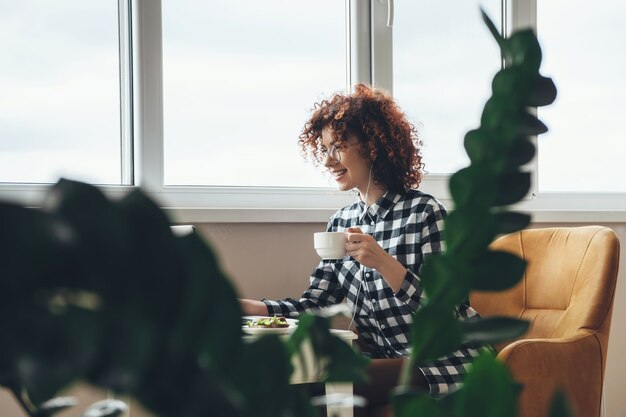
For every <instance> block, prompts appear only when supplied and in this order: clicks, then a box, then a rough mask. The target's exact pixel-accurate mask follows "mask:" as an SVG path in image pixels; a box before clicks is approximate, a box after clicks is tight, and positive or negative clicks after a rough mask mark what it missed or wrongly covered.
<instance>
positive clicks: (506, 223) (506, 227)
mask: <svg viewBox="0 0 626 417" xmlns="http://www.w3.org/2000/svg"><path fill="white" fill-rule="evenodd" d="M493 216H494V221H495V224H496V231H497V233H501V234H507V233H513V232H517V231H518V230H522V229H525V228H526V227H528V225H529V224H530V220H531V217H530V215H529V214H526V213H516V212H512V211H504V212H500V213H495V214H494V215H493Z"/></svg>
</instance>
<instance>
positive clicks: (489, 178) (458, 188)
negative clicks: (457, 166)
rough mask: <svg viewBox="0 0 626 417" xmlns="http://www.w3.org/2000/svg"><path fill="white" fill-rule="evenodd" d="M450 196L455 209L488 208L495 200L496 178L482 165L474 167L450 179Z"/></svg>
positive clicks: (458, 172)
mask: <svg viewBox="0 0 626 417" xmlns="http://www.w3.org/2000/svg"><path fill="white" fill-rule="evenodd" d="M448 185H449V187H450V194H451V195H452V198H453V199H454V203H455V209H457V210H458V209H462V208H470V209H479V208H481V207H482V208H485V209H486V207H488V206H489V205H490V204H491V202H492V201H493V200H494V198H495V191H496V178H495V177H494V175H493V172H490V171H488V170H487V169H485V167H484V166H482V165H472V166H469V167H467V168H463V169H461V170H459V171H457V172H456V173H455V174H453V175H452V176H451V177H450V182H449V184H448Z"/></svg>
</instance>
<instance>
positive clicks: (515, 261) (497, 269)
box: [467, 250, 526, 291]
mask: <svg viewBox="0 0 626 417" xmlns="http://www.w3.org/2000/svg"><path fill="white" fill-rule="evenodd" d="M525 269H526V262H525V261H524V260H522V259H520V258H519V257H517V256H516V255H513V254H511V253H508V252H501V251H493V250H489V251H486V252H485V253H484V254H483V255H481V256H480V257H478V258H476V259H475V261H474V263H473V264H472V265H471V268H470V269H469V270H468V271H467V273H468V275H469V277H470V280H471V284H470V285H471V288H472V289H473V290H478V291H502V290H505V289H508V288H511V287H513V286H514V285H515V284H517V283H518V282H519V280H520V279H522V276H523V275H524V270H525Z"/></svg>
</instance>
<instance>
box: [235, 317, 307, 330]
mask: <svg viewBox="0 0 626 417" xmlns="http://www.w3.org/2000/svg"><path fill="white" fill-rule="evenodd" d="M266 318H269V317H267V316H243V317H242V319H244V320H250V321H254V320H257V319H266ZM285 320H287V323H289V327H248V326H245V325H244V326H241V329H242V330H243V331H244V332H245V333H248V334H289V333H291V332H293V331H294V330H296V327H298V320H296V319H289V318H285Z"/></svg>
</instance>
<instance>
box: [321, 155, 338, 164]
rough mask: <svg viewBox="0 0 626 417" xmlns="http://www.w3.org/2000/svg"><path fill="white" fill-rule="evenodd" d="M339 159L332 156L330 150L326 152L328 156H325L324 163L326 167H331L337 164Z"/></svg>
mask: <svg viewBox="0 0 626 417" xmlns="http://www.w3.org/2000/svg"><path fill="white" fill-rule="evenodd" d="M336 164H337V161H336V160H334V159H333V158H331V157H330V152H328V153H327V154H326V157H325V158H324V161H323V163H322V165H324V166H325V167H331V166H333V165H336Z"/></svg>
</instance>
